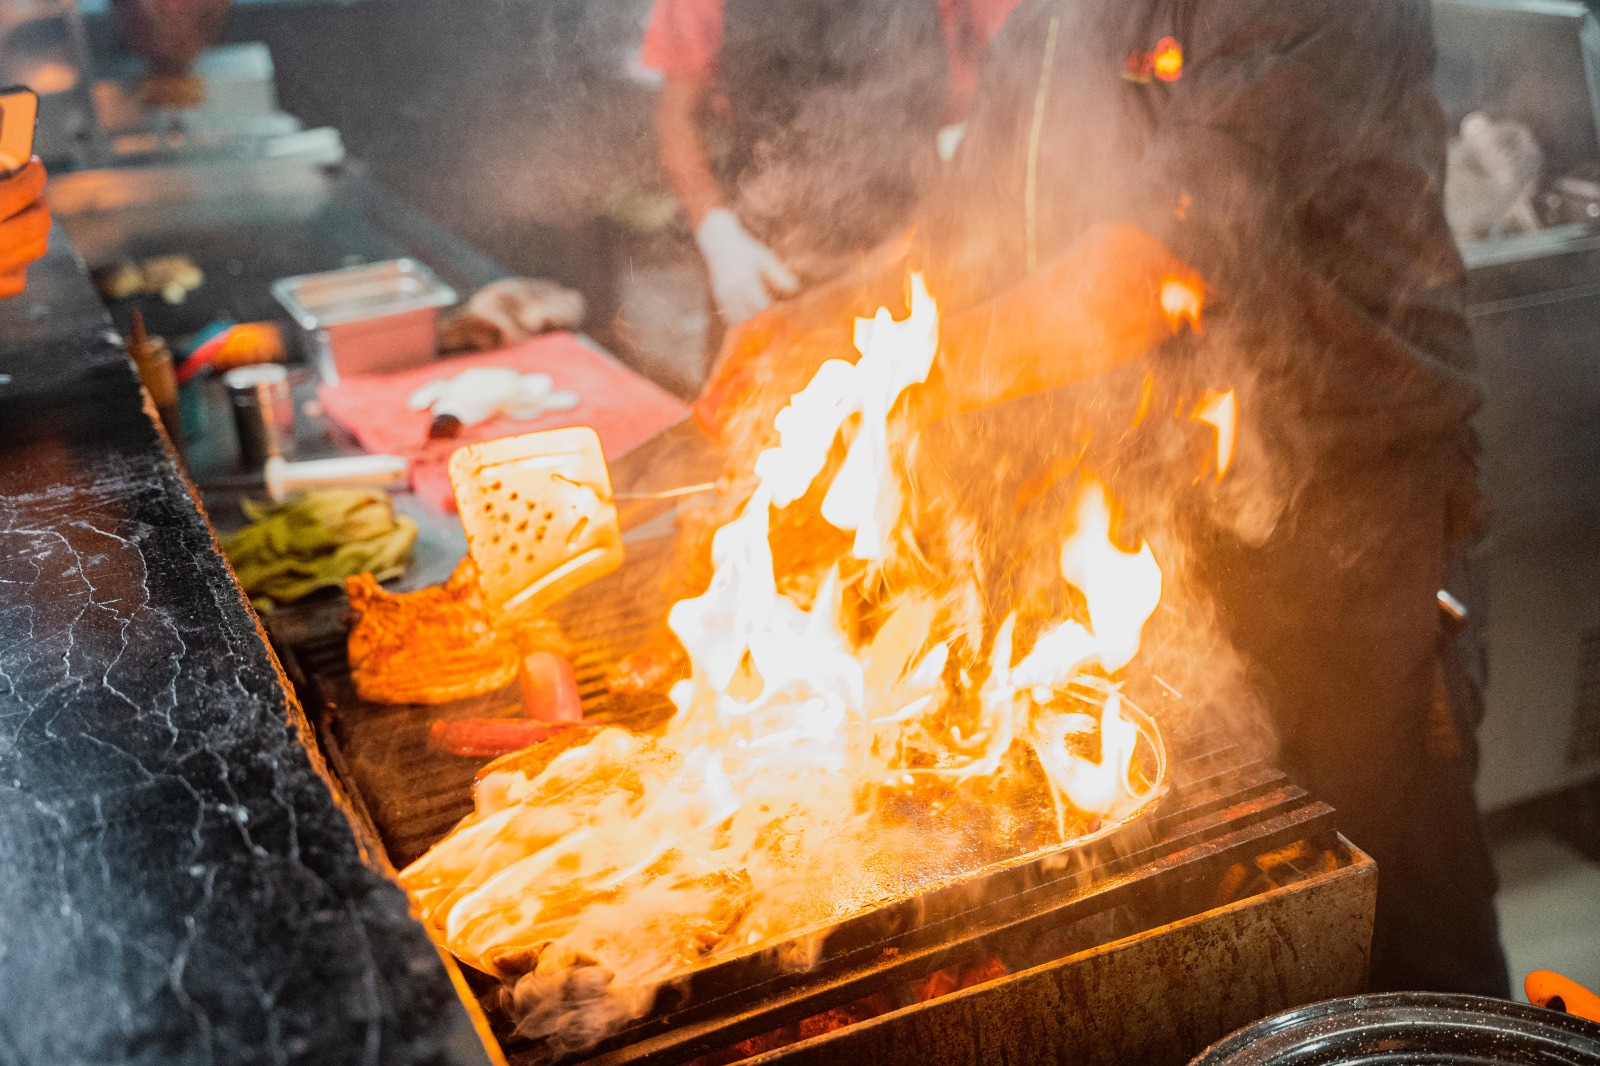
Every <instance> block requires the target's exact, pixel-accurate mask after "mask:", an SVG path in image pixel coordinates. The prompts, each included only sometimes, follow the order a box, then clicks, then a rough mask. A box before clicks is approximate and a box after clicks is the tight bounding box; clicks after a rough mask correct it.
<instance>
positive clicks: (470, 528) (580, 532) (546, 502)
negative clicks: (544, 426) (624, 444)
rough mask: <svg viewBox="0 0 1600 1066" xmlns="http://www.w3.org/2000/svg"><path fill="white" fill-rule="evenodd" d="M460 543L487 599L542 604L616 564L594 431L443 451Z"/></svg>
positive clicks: (530, 609)
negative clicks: (463, 543) (463, 535)
mask: <svg viewBox="0 0 1600 1066" xmlns="http://www.w3.org/2000/svg"><path fill="white" fill-rule="evenodd" d="M450 484H451V486H452V487H453V488H454V490H455V495H456V506H457V507H458V508H459V509H460V511H461V524H462V525H463V526H464V527H466V532H467V550H468V552H469V553H470V554H471V556H472V561H473V562H474V563H476V564H477V567H478V579H479V582H480V584H481V585H482V587H483V592H484V596H485V597H486V598H487V599H488V601H489V603H490V605H491V606H493V607H495V608H497V609H499V610H501V611H503V612H506V613H513V614H524V613H529V614H531V613H534V612H537V611H541V610H543V609H544V608H546V607H548V606H549V605H550V604H552V603H554V602H555V601H556V600H558V599H560V598H561V597H562V596H564V595H566V594H567V593H569V592H571V591H572V590H573V589H576V588H578V587H579V586H581V585H584V584H586V583H588V582H590V581H593V580H594V579H595V578H597V577H600V576H601V575H603V574H608V573H610V572H611V571H613V570H615V569H616V568H617V567H619V566H621V565H622V533H621V531H620V529H619V528H618V523H617V508H616V505H615V504H614V503H613V502H612V498H611V477H610V474H609V473H608V472H607V470H606V460H605V453H604V452H603V451H602V450H601V448H600V438H599V436H598V435H597V434H596V433H595V431H594V430H592V429H590V428H589V427H587V426H576V427H573V428H571V429H553V430H547V431H545V432H543V433H525V434H523V435H522V436H519V437H506V438H503V439H501V440H493V441H486V442H484V443H482V444H469V445H467V446H466V447H464V448H461V449H458V450H457V451H456V452H455V454H454V455H452V456H451V457H450Z"/></svg>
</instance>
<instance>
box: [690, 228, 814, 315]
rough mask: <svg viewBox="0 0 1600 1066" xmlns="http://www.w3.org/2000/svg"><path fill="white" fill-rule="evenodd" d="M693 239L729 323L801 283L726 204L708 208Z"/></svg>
mask: <svg viewBox="0 0 1600 1066" xmlns="http://www.w3.org/2000/svg"><path fill="white" fill-rule="evenodd" d="M694 240H695V243H696V244H698V245H699V246H700V254H701V255H702V256H704V257H705V261H706V267H707V268H708V269H709V270H710V271H711V293H712V295H713V296H714V297H715V298H716V301H717V310H718V311H721V312H722V317H723V318H724V319H726V320H727V323H728V325H730V326H736V325H738V324H739V323H740V322H743V321H744V320H745V319H747V318H749V317H750V316H751V315H754V314H756V313H758V312H760V311H764V310H766V308H767V307H768V306H770V305H771V303H772V296H773V294H777V295H779V296H788V295H791V294H792V293H793V292H794V291H795V290H796V289H797V288H799V286H800V281H799V279H798V278H796V277H795V276H794V275H793V274H792V273H790V272H789V268H788V267H786V266H784V265H783V262H782V261H781V260H780V259H779V258H778V257H777V256H776V255H774V254H773V253H772V249H770V248H768V247H767V246H766V245H764V244H762V243H761V242H760V241H758V240H756V239H755V238H754V237H752V236H750V234H749V233H748V232H747V231H746V230H745V228H744V226H742V225H740V223H739V220H738V219H737V218H736V217H734V214H733V212H732V211H729V210H728V209H727V208H723V207H716V208H712V209H711V210H710V211H707V212H706V215H705V217H704V218H702V219H701V220H700V225H699V226H698V227H697V228H696V229H695V231H694Z"/></svg>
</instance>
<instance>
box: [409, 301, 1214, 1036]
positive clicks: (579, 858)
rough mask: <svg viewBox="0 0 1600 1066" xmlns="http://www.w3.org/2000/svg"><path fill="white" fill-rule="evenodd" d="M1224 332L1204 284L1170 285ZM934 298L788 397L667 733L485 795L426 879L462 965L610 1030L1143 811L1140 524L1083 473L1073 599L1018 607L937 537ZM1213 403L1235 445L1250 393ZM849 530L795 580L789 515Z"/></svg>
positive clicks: (684, 614) (566, 1022)
mask: <svg viewBox="0 0 1600 1066" xmlns="http://www.w3.org/2000/svg"><path fill="white" fill-rule="evenodd" d="M1163 299H1164V302H1165V301H1167V300H1169V299H1170V300H1171V306H1169V311H1171V312H1172V313H1173V314H1174V315H1183V316H1186V317H1188V318H1189V319H1190V320H1191V321H1192V322H1194V323H1195V324H1196V325H1198V313H1199V297H1198V295H1197V294H1195V293H1193V292H1186V293H1173V294H1170V296H1169V294H1168V293H1165V292H1164V293H1163ZM938 336H939V321H938V310H937V307H936V305H935V303H934V300H933V298H932V297H931V296H930V295H929V293H928V292H927V291H926V289H925V287H924V285H923V283H922V280H921V278H920V277H918V276H915V275H913V277H912V278H911V280H910V295H909V314H908V315H907V317H906V318H904V319H902V320H896V319H894V318H893V317H892V316H891V314H890V313H889V312H888V311H887V310H880V311H879V313H878V314H877V316H876V317H875V318H872V319H860V320H858V321H857V324H856V330H855V344H856V348H857V350H858V351H859V354H860V357H859V359H858V360H856V361H854V362H852V361H847V360H845V359H834V360H830V361H828V362H826V363H824V364H823V365H822V366H821V367H820V368H819V369H818V370H817V372H816V374H815V375H814V376H813V377H812V379H811V381H810V383H809V384H808V385H807V386H806V387H805V388H804V389H803V390H801V391H800V392H798V393H796V394H795V395H794V396H793V397H792V398H791V399H790V401H789V403H788V405H787V406H786V407H784V408H783V410H782V411H781V412H780V413H779V414H778V415H777V418H776V420H775V423H774V428H775V430H776V443H775V444H773V445H772V446H771V447H769V448H767V449H766V450H764V451H762V452H761V454H760V455H759V456H758V457H757V458H756V460H755V462H754V467H753V471H754V479H753V484H754V490H753V492H752V493H751V495H750V496H749V498H748V499H747V500H746V501H745V502H744V504H743V506H742V507H741V508H740V509H739V510H738V512H737V515H736V517H734V518H733V519H732V520H731V521H729V522H727V523H726V524H725V525H724V526H722V527H721V528H720V529H719V530H718V531H717V532H716V534H715V536H714V538H713V540H712V545H711V558H712V563H713V569H712V575H711V579H710V583H709V587H707V588H706V589H705V591H704V592H703V593H702V594H700V595H698V596H694V597H692V598H688V599H684V600H681V601H680V602H678V603H677V604H675V605H674V606H673V607H672V609H671V611H670V613H669V616H668V620H667V621H668V625H669V627H670V629H671V631H672V633H673V634H674V635H675V636H676V638H677V640H678V641H679V642H681V644H682V646H683V648H684V650H685V651H686V652H687V657H688V661H689V664H690V667H691V671H690V674H689V676H688V677H687V678H686V679H684V680H681V681H679V682H678V683H677V684H676V685H675V686H674V687H673V688H672V689H671V692H670V697H671V700H672V703H673V704H674V705H675V707H676V713H675V714H674V716H673V717H672V718H671V719H670V721H669V722H668V723H667V724H666V726H665V727H664V728H663V729H662V730H661V731H660V732H659V734H658V735H653V736H647V735H641V734H637V733H633V732H629V731H627V730H623V729H619V728H605V729H602V730H600V731H599V732H598V733H587V734H586V733H581V732H578V731H570V732H568V733H565V734H562V735H561V736H559V737H557V738H556V739H553V740H551V741H547V742H545V743H544V744H541V745H538V746H536V747H533V748H530V749H528V750H526V751H523V752H518V753H515V754H512V755H508V756H505V757H503V758H501V759H499V760H497V761H495V762H494V763H491V764H490V765H489V766H487V767H486V768H485V769H484V771H483V772H482V773H481V774H480V776H479V779H478V783H477V786H476V792H475V810H474V812H473V813H472V814H471V815H470V816H468V817H467V818H466V819H464V820H463V821H462V822H461V823H460V824H459V825H458V826H457V827H456V829H455V830H454V831H453V832H452V833H451V834H450V835H449V836H447V837H446V838H445V839H444V840H442V841H440V842H439V843H438V844H437V845H436V846H435V847H434V848H433V849H432V850H430V851H429V852H428V853H427V854H426V855H424V856H423V857H422V858H421V859H419V860H418V861H416V862H415V863H413V864H412V865H411V866H410V867H408V868H407V869H406V870H405V871H404V872H403V873H402V880H403V882H404V884H405V885H406V887H407V888H408V890H409V891H410V893H411V895H412V898H413V901H414V903H415V906H416V908H417V911H418V913H419V914H420V916H421V917H422V918H423V920H424V921H425V922H427V923H428V924H429V925H430V926H431V927H432V928H433V929H434V931H435V932H436V934H437V935H438V937H439V938H440V939H441V941H442V942H443V943H444V944H445V945H447V946H448V948H449V949H450V950H451V951H452V952H453V953H455V954H456V955H457V956H458V957H459V958H460V959H462V960H463V961H464V962H466V963H468V964H470V965H472V966H474V967H476V968H478V969H480V970H482V971H484V972H486V973H489V974H492V975H495V976H497V977H499V978H501V979H502V980H503V981H504V983H505V987H506V989H507V995H506V997H505V998H506V1001H507V1002H508V1004H509V1006H510V1007H511V1009H512V1012H513V1013H514V1015H515V1016H516V1018H517V1020H518V1030H519V1032H521V1033H522V1034H524V1035H526V1036H531V1037H537V1038H542V1039H544V1040H546V1041H547V1043H548V1045H549V1047H550V1048H551V1050H552V1051H554V1052H556V1053H557V1054H561V1053H570V1052H576V1051H581V1050H584V1049H587V1048H589V1047H592V1046H593V1045H594V1044H596V1043H597V1042H598V1041H599V1040H601V1039H603V1038H604V1037H605V1036H606V1035H608V1034H609V1033H611V1032H613V1031H615V1030H616V1029H617V1028H619V1027H620V1026H621V1025H623V1024H625V1023H627V1022H628V1021H630V1020H632V1019H634V1018H637V1017H639V1016H641V1015H643V1014H645V1013H646V1012H648V1011H649V1009H650V1007H651V1004H652V1002H653V1001H654V997H655V994H656V992H657V990H658V989H659V988H660V987H662V986H663V985H665V984H668V983H671V982H674V981H676V980H679V979H681V978H683V977H684V976H685V975H686V974H687V973H688V972H690V971H691V970H693V969H694V968H695V967H698V966H702V965H706V964H708V963H710V962H714V961H718V960H721V959H725V958H729V957H732V956H735V955H739V954H742V953H749V952H758V951H771V952H778V953H780V954H782V955H783V956H784V961H785V962H786V963H788V964H791V965H794V966H797V967H798V966H803V965H805V963H806V962H807V961H808V960H809V958H810V953H811V952H813V951H814V950H815V949H816V947H817V945H818V944H820V942H821V937H822V935H823V934H824V933H825V932H826V931H827V930H828V929H829V928H830V927H832V926H834V925H835V924H837V923H839V922H840V921H842V920H844V919H845V918H848V917H851V916H854V915H857V914H860V913H863V912H866V911H869V910H872V909H875V908H877V907H880V906H882V905H884V904H886V903H888V902H891V901H894V900H898V899H903V898H906V897H909V896H913V895H916V894H918V893H920V892H923V891H927V890H929V889H931V888H934V887H938V886H940V885H942V884H947V883H951V882H952V881H955V880H958V879H960V878H962V877H963V876H966V875H969V874H971V873H973V872H976V871H977V870H979V869H981V868H985V867H988V866H992V865H994V864H996V863H1003V862H1007V861H1013V860H1016V859H1019V858H1021V857H1024V856H1034V855H1038V854H1041V853H1046V852H1049V851H1050V850H1052V849H1058V848H1060V847H1061V846H1062V845H1063V844H1065V843H1068V842H1071V841H1074V840H1077V839H1080V838H1083V837H1085V836H1087V835H1090V834H1093V833H1096V832H1098V831H1101V830H1102V829H1104V828H1105V827H1106V826H1108V825H1110V824H1113V823H1116V822H1117V821H1118V820H1120V819H1125V818H1128V817H1130V816H1132V815H1134V814H1136V813H1137V812H1139V811H1140V810H1142V809H1143V808H1144V807H1145V806H1146V805H1147V804H1148V803H1149V802H1150V801H1151V800H1152V798H1153V796H1154V795H1155V793H1156V792H1157V791H1158V789H1159V786H1160V781H1159V780H1157V777H1158V774H1157V773H1156V772H1155V771H1154V770H1153V769H1152V767H1153V766H1154V765H1155V760H1152V759H1151V758H1150V757H1149V754H1150V752H1151V751H1152V750H1155V749H1157V748H1158V746H1159V740H1158V738H1157V737H1155V736H1154V735H1153V734H1154V726H1153V725H1152V724H1151V722H1150V720H1149V719H1148V718H1147V717H1145V716H1144V715H1143V714H1142V713H1141V712H1140V711H1138V710H1137V709H1136V708H1134V707H1132V705H1131V703H1130V702H1129V699H1128V697H1127V695H1126V694H1125V692H1124V690H1123V684H1122V680H1123V676H1124V673H1125V671H1127V669H1128V668H1129V667H1130V665H1131V664H1133V663H1134V662H1135V660H1136V657H1137V656H1138V653H1139V646H1140V639H1141V634H1142V631H1143V629H1144V627H1145V624H1146V622H1147V621H1148V620H1149V619H1150V617H1151V615H1152V614H1153V613H1154V612H1155V611H1156V609H1157V606H1158V604H1159V602H1160V599H1161V593H1162V571H1161V568H1160V566H1159V565H1158V563H1157V560H1156V558H1155V555H1154V553H1153V551H1152V550H1151V548H1150V547H1149V546H1148V545H1147V544H1144V543H1142V542H1141V543H1138V544H1136V545H1134V546H1133V547H1132V548H1131V550H1130V549H1126V548H1124V547H1122V546H1120V545H1119V544H1118V543H1117V541H1116V540H1115V539H1114V526H1115V524H1116V523H1115V513H1116V503H1115V501H1114V500H1113V499H1112V498H1111V495H1110V493H1109V492H1108V490H1107V489H1106V488H1105V487H1104V485H1102V484H1101V483H1100V482H1099V481H1098V480H1096V479H1095V478H1093V477H1092V476H1090V475H1089V474H1088V473H1086V472H1080V476H1079V478H1078V481H1077V486H1076V494H1075V497H1074V498H1073V501H1072V503H1071V506H1070V511H1069V517H1068V520H1067V521H1066V522H1065V523H1064V525H1063V528H1062V529H1061V531H1060V533H1061V537H1060V548H1059V559H1058V564H1059V565H1058V571H1059V581H1060V582H1061V587H1060V589H1058V590H1057V592H1058V595H1056V596H1055V597H1054V598H1053V599H1052V600H1051V601H1050V602H1052V603H1056V604H1064V605H1065V606H1064V607H1062V608H1061V609H1060V610H1059V612H1058V613H1057V614H1056V615H1055V616H1051V617H1041V616H1039V615H1038V613H1037V610H1036V609H1035V608H1031V607H1030V608H1021V607H1019V608H1018V609H1016V610H1014V611H1012V612H1011V613H1009V614H1008V615H1006V616H1005V617H1004V618H1003V620H1000V621H998V623H994V622H992V621H991V620H990V619H991V615H990V614H989V613H987V612H986V611H985V610H984V609H983V605H982V603H983V600H982V593H981V590H980V588H979V579H978V576H977V575H976V574H974V573H970V572H965V573H964V572H949V571H948V570H944V571H939V570H938V569H937V568H935V567H932V566H929V565H928V564H927V561H926V559H925V557H924V556H923V555H922V554H921V553H920V551H919V546H918V544H917V543H916V538H915V534H914V532H913V527H914V523H913V522H912V521H911V518H912V516H913V514H914V511H915V508H916V507H917V506H918V501H917V499H916V496H915V493H914V492H913V491H912V490H911V488H910V486H909V484H908V482H907V479H906V477H905V476H904V464H903V462H902V460H903V447H904V444H905V440H906V433H907V429H906V427H904V426H902V425H901V424H900V423H899V422H898V421H897V420H896V419H895V418H893V417H891V415H892V412H893V411H894V410H895V408H896V404H897V401H898V400H899V399H900V397H901V396H902V394H904V393H905V392H906V391H907V390H908V389H911V388H913V387H914V386H916V385H917V384H919V383H921V382H922V381H924V380H925V379H926V378H927V377H928V374H929V372H930V370H931V368H932V366H933V362H934V359H935V356H936V353H937V346H938ZM1192 417H1193V418H1195V419H1197V420H1200V421H1205V422H1209V423H1210V424H1212V425H1213V426H1215V427H1216V430H1217V452H1216V464H1217V465H1216V474H1217V476H1218V477H1220V476H1221V475H1222V474H1223V473H1224V472H1225V471H1226V469H1227V467H1228V463H1229V461H1230V459H1231V453H1232V442H1233V436H1234V429H1235V420H1236V418H1237V409H1236V405H1235V404H1234V401H1233V398H1232V394H1231V393H1223V394H1216V395H1212V396H1208V397H1207V398H1206V399H1205V400H1204V401H1203V403H1202V405H1201V407H1200V408H1198V409H1196V410H1194V411H1193V413H1192ZM787 508H809V509H812V510H813V511H814V512H816V513H817V514H819V515H820V518H821V519H822V520H823V521H824V522H825V523H826V525H827V527H828V528H829V529H830V530H831V531H833V532H835V533H837V534H838V537H837V550H836V551H834V552H833V553H832V554H833V558H831V559H830V560H828V562H827V565H826V566H825V567H824V568H823V570H822V572H821V575H820V578H819V579H818V580H817V581H815V582H810V583H806V582H798V583H796V582H786V581H784V578H785V577H786V576H787V575H784V574H782V573H778V572H775V562H774V548H773V543H772V535H773V528H774V523H773V519H774V516H777V515H781V514H782V512H783V511H784V510H785V509H787Z"/></svg>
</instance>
